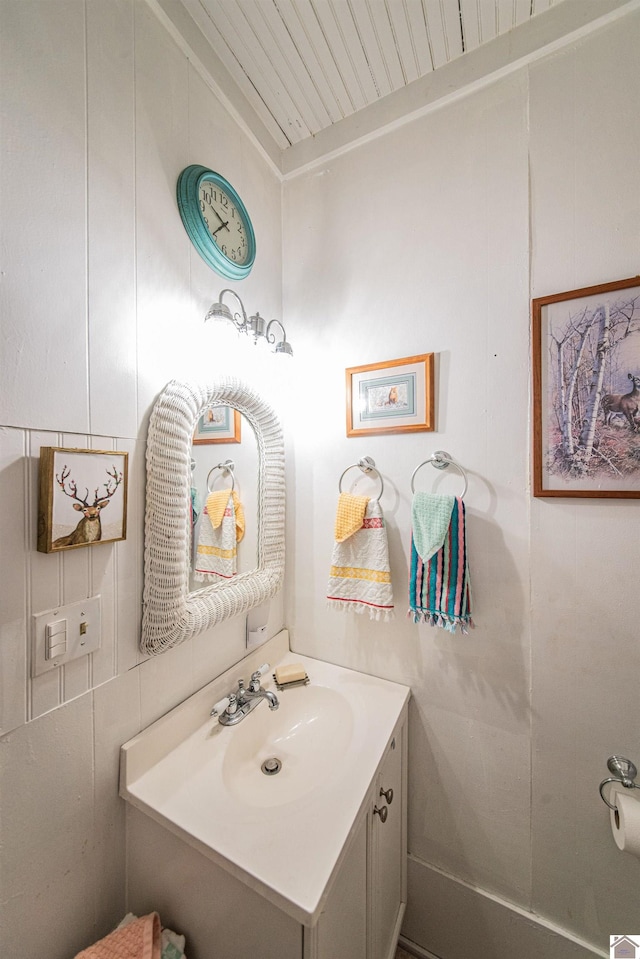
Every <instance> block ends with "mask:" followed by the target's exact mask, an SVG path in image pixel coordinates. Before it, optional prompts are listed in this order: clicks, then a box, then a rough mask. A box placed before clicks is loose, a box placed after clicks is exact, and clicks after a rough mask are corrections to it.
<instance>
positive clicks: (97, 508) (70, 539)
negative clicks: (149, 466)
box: [52, 464, 122, 549]
mask: <svg viewBox="0 0 640 959" xmlns="http://www.w3.org/2000/svg"><path fill="white" fill-rule="evenodd" d="M106 472H107V476H108V477H109V479H108V480H107V481H106V483H103V486H104V492H102V493H101V492H100V487H98V488H96V489H95V490H94V492H93V502H92V503H90V502H89V498H90V497H89V489H88V487H86V488H85V493H84V497H82V496H79V495H78V486H77V484H76V482H75V480H74V479H73V478H70V474H71V469H70V467H68V466H67V465H66V464H65V465H64V466H63V467H62V470H61V472H60V474H58V473H56V483H57V484H58V486H59V487H60V489H61V490H62V492H63V493H64V494H65V496H69V497H70V498H71V499H72V500H74V502H73V503H72V504H71V505H72V506H73V508H74V509H75V510H77V511H78V512H79V513H82V518H81V519H80V521H79V522H78V525H77V526H76V528H75V529H74V530H73V532H72V533H69V534H68V535H67V536H60V537H58V539H56V540H54V542H53V544H52V546H53V548H54V549H59V548H61V547H64V546H85V545H87V544H88V543H97V542H99V541H100V539H102V523H101V521H100V513H101V511H102V510H103V509H105V508H106V507H107V506H108V505H109V503H110V502H111V497H112V496H113V494H114V493H115V492H116V490H117V489H118V487H119V486H120V484H121V483H122V473H119V472H118V470H117V469H116V467H115V466H113V467H112V469H111V470H107V471H106ZM67 486H68V488H67Z"/></svg>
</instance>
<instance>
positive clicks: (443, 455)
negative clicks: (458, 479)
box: [411, 450, 469, 499]
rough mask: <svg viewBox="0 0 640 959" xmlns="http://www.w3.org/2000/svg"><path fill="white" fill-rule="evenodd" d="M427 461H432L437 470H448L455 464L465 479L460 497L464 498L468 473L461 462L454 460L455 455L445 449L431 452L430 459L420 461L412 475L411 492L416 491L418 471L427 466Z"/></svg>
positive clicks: (467, 483)
mask: <svg viewBox="0 0 640 959" xmlns="http://www.w3.org/2000/svg"><path fill="white" fill-rule="evenodd" d="M427 463H431V465H432V466H434V467H435V468H436V469H437V470H446V469H448V468H449V466H455V468H456V469H457V470H459V471H460V475H461V476H462V478H463V480H464V488H463V490H462V492H461V493H460V499H464V495H465V493H466V492H467V487H468V485H469V481H468V479H467V474H466V473H465V471H464V470H463V468H462V467H461V466H460V463H457V462H456V460H454V458H453V456H451V454H450V453H447V452H445V450H436V451H435V453H432V454H431V456H430V457H429V459H426V460H425V461H424V462H423V463H420V465H419V466H416V468H415V469H414V471H413V475H412V476H411V492H412V493H415V487H414V480H415V478H416V473H417V472H418V470H421V469H422V467H423V466H426V465H427Z"/></svg>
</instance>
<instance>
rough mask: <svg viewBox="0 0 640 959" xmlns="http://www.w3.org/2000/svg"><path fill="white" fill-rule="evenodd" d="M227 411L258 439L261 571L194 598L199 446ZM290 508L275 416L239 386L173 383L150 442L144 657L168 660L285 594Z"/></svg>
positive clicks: (159, 404) (156, 412)
mask: <svg viewBox="0 0 640 959" xmlns="http://www.w3.org/2000/svg"><path fill="white" fill-rule="evenodd" d="M221 405H226V406H231V407H233V408H234V409H236V410H238V411H239V412H240V413H242V414H243V415H244V416H245V417H246V419H247V420H248V422H249V423H250V424H251V426H252V427H253V430H254V432H255V436H256V442H257V445H258V566H257V568H256V569H254V570H251V571H249V572H246V573H240V574H239V575H238V576H236V577H234V579H233V581H231V582H229V583H220V584H215V585H211V586H205V587H204V588H203V589H198V590H196V591H194V592H191V593H190V592H189V567H190V548H191V543H190V534H189V512H188V511H189V508H190V486H191V480H190V461H191V440H192V437H193V431H194V429H195V426H196V422H197V420H198V418H199V416H200V415H201V414H202V413H203V412H204V410H205V409H207V408H208V407H210V406H221ZM284 503H285V496H284V441H283V437H282V430H281V428H280V423H279V422H278V418H277V417H276V415H275V413H274V412H273V410H271V409H270V407H269V406H268V405H267V404H266V403H265V402H264V401H263V400H262V398H261V397H260V396H259V395H258V394H257V393H255V392H254V391H253V390H251V389H250V388H249V387H247V386H246V385H244V384H243V383H242V382H240V381H239V380H235V379H225V380H219V381H217V382H216V383H214V384H213V385H209V386H198V385H192V384H189V383H181V382H178V381H176V380H172V381H171V382H170V383H169V384H168V385H167V386H166V387H165V389H164V390H163V392H162V393H161V394H160V396H159V397H158V399H157V401H156V403H155V406H154V408H153V411H152V413H151V419H150V422H149V433H148V438H147V492H146V508H145V545H144V594H143V614H142V637H141V640H140V648H141V649H142V650H143V652H145V653H150V654H151V655H155V654H157V653H161V652H164V650H166V649H170V648H171V647H173V646H177V645H178V644H179V643H182V642H184V641H185V640H186V639H190V638H191V637H192V636H197V635H198V634H199V633H202V632H203V631H204V630H206V629H210V628H211V627H212V626H215V625H217V623H220V622H222V621H223V620H225V619H228V618H229V617H230V616H236V615H238V614H239V613H243V612H246V611H247V610H249V609H252V607H254V606H257V605H258V604H259V603H263V602H264V601H265V600H267V599H269V598H270V597H271V596H273V595H274V594H275V593H277V591H278V590H279V589H280V588H281V586H282V582H283V579H284Z"/></svg>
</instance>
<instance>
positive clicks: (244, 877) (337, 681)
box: [120, 630, 410, 925]
mask: <svg viewBox="0 0 640 959" xmlns="http://www.w3.org/2000/svg"><path fill="white" fill-rule="evenodd" d="M265 660H267V661H268V662H270V663H271V667H272V668H274V667H275V666H276V665H279V664H283V665H284V664H287V663H293V662H300V663H302V665H303V666H304V668H305V669H306V671H307V673H308V675H309V677H310V680H311V682H310V685H308V686H300V687H296V688H292V689H284V690H282V691H280V692H277V693H276V694H277V696H278V699H279V701H280V706H279V708H278V709H277V710H270V709H269V708H268V705H267V703H266V701H264V702H261V703H259V704H258V706H256V708H255V709H254V710H253V711H252V712H251V713H250V714H249V715H248V716H247V717H246V718H245V719H243V720H242V722H240V723H238V725H236V726H222V725H221V724H220V723H218V721H217V720H215V719H212V718H211V717H210V715H209V713H210V710H211V706H212V705H213V703H214V702H216V701H217V700H219V699H220V698H221V697H222V696H224V695H226V694H227V693H228V692H229V691H230V690H231V689H233V688H234V687H235V686H236V685H237V680H238V678H239V676H244V677H248V676H249V675H250V674H251V673H252V672H253V671H254V670H255V669H257V668H258V666H259V665H260V664H261V663H262V662H264V661H265ZM263 684H264V686H265V687H266V688H267V689H274V691H275V687H274V684H273V682H272V680H271V679H268V680H267V677H266V676H265V677H264V680H263ZM409 693H410V691H409V689H408V687H406V686H401V685H399V684H397V683H392V682H389V681H387V680H384V679H379V678H377V677H375V676H368V675H365V674H363V673H358V672H355V671H354V670H350V669H344V668H342V667H340V666H335V665H332V664H331V663H324V662H321V661H319V660H314V659H308V658H306V657H304V656H299V655H294V654H292V653H291V652H290V651H289V643H288V634H287V632H286V630H283V631H282V632H281V633H279V634H278V636H276V637H274V638H273V639H272V640H269V642H268V643H266V644H265V645H264V646H262V647H261V648H260V649H259V650H258V651H256V652H255V653H252V654H251V655H250V656H248V657H247V658H246V659H245V660H244V661H243V662H242V663H241V664H239V665H237V666H235V667H233V669H231V670H228V671H227V673H225V674H224V675H223V676H220V677H219V678H218V679H216V680H214V681H213V682H212V683H210V684H209V685H208V686H206V687H204V688H203V689H201V690H200V691H199V692H197V693H195V694H194V695H193V696H191V697H190V698H189V699H187V700H185V702H184V703H181V704H180V705H179V706H177V707H176V708H175V709H174V710H172V711H171V712H170V713H168V714H167V715H166V716H163V717H162V718H161V719H159V720H158V721H157V722H155V723H154V724H153V725H152V726H150V727H149V728H148V729H146V730H144V731H143V732H142V733H140V734H139V735H138V736H136V737H135V738H134V739H132V740H130V741H129V742H128V743H125V744H124V746H122V748H121V754H120V755H121V770H120V794H121V795H122V796H123V798H124V799H126V800H127V801H128V802H129V803H131V804H132V805H134V806H136V807H137V808H138V809H139V810H141V811H142V812H144V813H146V814H147V815H149V816H151V817H152V818H153V819H155V820H156V821H157V822H159V823H161V824H162V825H163V826H165V827H166V828H167V829H169V830H170V831H171V832H173V833H174V834H176V835H178V836H180V837H181V838H182V839H183V840H184V841H185V842H187V843H189V844H190V845H191V846H193V847H195V848H196V849H197V850H198V851H199V852H201V853H202V854H203V855H204V856H206V857H208V858H209V859H211V860H212V861H213V862H215V863H217V864H218V865H219V866H221V867H222V868H223V869H225V870H227V871H228V872H230V873H232V874H233V875H234V876H236V877H237V878H239V879H240V880H241V881H242V882H245V883H246V884H247V885H249V886H251V887H252V888H253V889H254V890H256V891H257V892H259V893H260V894H261V895H262V896H264V897H265V898H267V899H268V900H269V901H270V902H272V903H274V904H276V905H277V906H278V907H279V908H281V909H282V910H284V911H285V912H286V913H288V914H289V915H290V916H292V917H293V918H294V919H296V920H297V921H299V922H301V923H303V924H305V925H313V924H314V923H315V922H317V920H318V918H319V916H320V914H321V911H322V906H323V902H324V897H326V894H327V890H328V888H329V885H330V880H331V877H332V876H333V875H334V874H335V872H336V870H337V867H338V863H339V861H340V858H341V856H342V854H343V851H344V850H345V848H346V847H347V845H348V841H349V837H350V835H351V834H352V830H353V826H354V822H355V821H356V818H357V816H358V814H359V812H360V810H361V808H362V805H363V803H364V802H365V799H366V795H367V791H368V789H369V786H370V783H371V781H372V779H373V777H374V776H375V774H376V771H377V769H378V766H379V764H380V763H381V761H382V757H383V753H384V749H385V746H386V744H387V742H388V741H389V738H390V736H391V735H392V734H393V732H394V729H395V727H396V725H397V724H398V723H399V721H400V717H401V715H402V714H403V711H404V710H405V709H406V704H407V701H408V699H409ZM273 759H277V760H279V762H280V763H281V768H280V769H279V771H278V772H277V773H275V774H274V775H265V773H264V772H263V771H262V765H263V763H264V762H265V760H273ZM291 850H295V856H292V855H291V854H290V852H291ZM310 864H312V868H309V866H310Z"/></svg>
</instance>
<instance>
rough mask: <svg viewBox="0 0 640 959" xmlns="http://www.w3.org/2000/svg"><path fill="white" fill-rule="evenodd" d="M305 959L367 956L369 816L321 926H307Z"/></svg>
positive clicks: (363, 958)
mask: <svg viewBox="0 0 640 959" xmlns="http://www.w3.org/2000/svg"><path fill="white" fill-rule="evenodd" d="M305 939H306V941H305V949H304V952H303V956H304V959H367V817H366V816H363V817H362V819H361V821H360V823H359V825H358V827H357V830H356V833H355V835H354V837H353V840H352V842H351V845H350V847H349V851H348V852H347V855H346V857H345V859H344V861H343V863H342V865H341V866H340V870H339V872H338V875H337V876H336V879H335V882H334V885H333V887H332V889H331V892H330V894H329V897H328V899H327V902H326V905H325V907H324V909H323V910H322V915H321V916H320V919H319V920H318V924H317V926H316V927H315V928H314V929H313V930H308V929H305Z"/></svg>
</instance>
